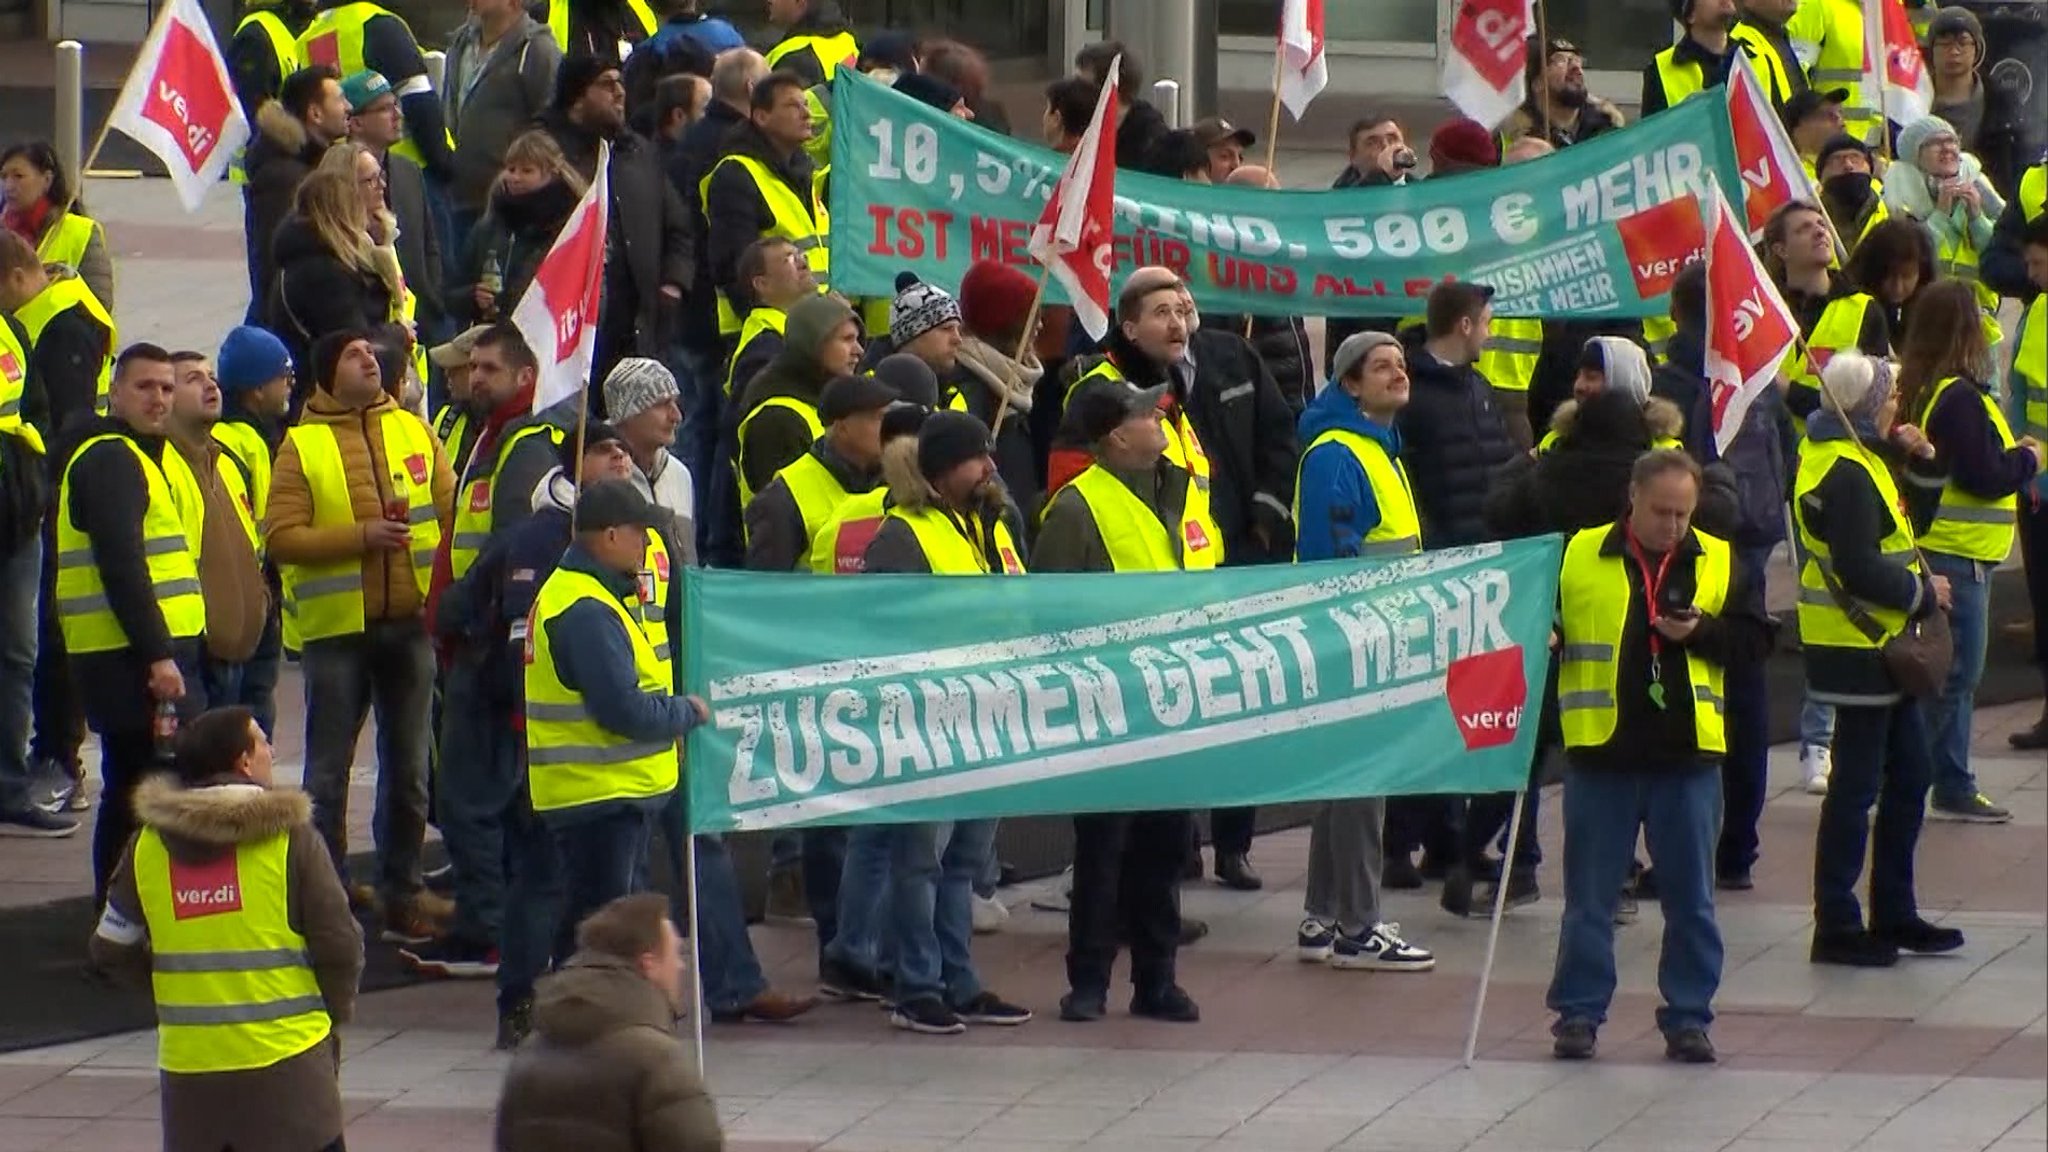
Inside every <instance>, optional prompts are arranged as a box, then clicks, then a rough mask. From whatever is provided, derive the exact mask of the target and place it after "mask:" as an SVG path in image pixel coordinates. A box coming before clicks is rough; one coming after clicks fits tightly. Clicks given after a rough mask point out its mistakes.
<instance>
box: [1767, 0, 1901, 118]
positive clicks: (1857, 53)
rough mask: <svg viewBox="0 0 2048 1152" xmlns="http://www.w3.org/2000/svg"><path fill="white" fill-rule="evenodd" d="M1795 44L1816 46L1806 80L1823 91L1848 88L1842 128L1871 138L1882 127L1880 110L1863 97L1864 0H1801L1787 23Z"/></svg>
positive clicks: (1786, 28)
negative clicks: (1879, 120) (1878, 112)
mask: <svg viewBox="0 0 2048 1152" xmlns="http://www.w3.org/2000/svg"><path fill="white" fill-rule="evenodd" d="M1785 34H1786V35H1787V36H1789V37H1790V38H1791V40H1792V42H1793V43H1794V44H1811V45H1813V46H1814V48H1815V56H1814V59H1813V63H1812V67H1810V68H1808V69H1807V72H1806V78H1807V81H1808V82H1809V83H1810V84H1812V85H1813V86H1814V87H1815V88H1819V89H1821V90H1823V91H1826V90H1829V89H1834V88H1846V89H1848V90H1849V101H1848V103H1846V104H1843V105H1842V126H1843V130H1844V131H1846V132H1848V133H1849V134H1850V135H1851V136H1855V137H1857V138H1858V139H1862V140H1865V141H1869V140H1870V139H1872V138H1873V137H1874V136H1875V134H1876V133H1877V132H1878V131H1879V130H1880V129H1882V128H1883V125H1881V124H1879V123H1878V117H1877V111H1876V110H1875V109H1874V108H1873V107H1872V106H1871V105H1870V103H1869V101H1867V100H1865V99H1864V98H1863V0H1800V4H1799V8H1798V10H1797V11H1796V12H1794V13H1793V14H1792V18H1791V19H1790V20H1788V21H1786V22H1785Z"/></svg>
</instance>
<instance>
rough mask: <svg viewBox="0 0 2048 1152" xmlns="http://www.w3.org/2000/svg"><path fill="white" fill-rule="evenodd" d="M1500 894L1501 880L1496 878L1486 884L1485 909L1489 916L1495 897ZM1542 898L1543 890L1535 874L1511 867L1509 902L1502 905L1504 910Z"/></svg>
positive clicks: (1491, 913)
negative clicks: (1537, 883) (1537, 884)
mask: <svg viewBox="0 0 2048 1152" xmlns="http://www.w3.org/2000/svg"><path fill="white" fill-rule="evenodd" d="M1499 894H1500V881H1498V880H1496V881H1494V882H1493V883H1491V884H1488V885H1487V886H1486V895H1485V897H1484V902H1485V907H1484V909H1483V911H1484V912H1485V913H1486V914H1487V915H1488V916H1491V915H1493V901H1494V897H1495V896H1497V895H1499ZM1541 899H1543V890H1542V889H1541V888H1538V887H1537V886H1536V878H1535V877H1534V876H1531V875H1529V874H1528V873H1527V872H1517V871H1514V870H1513V869H1509V871H1508V899H1507V903H1506V904H1503V905H1502V906H1501V910H1502V911H1507V910H1508V909H1510V908H1520V907H1521V906H1522V905H1524V904H1534V903H1535V902H1537V901H1538V900H1541Z"/></svg>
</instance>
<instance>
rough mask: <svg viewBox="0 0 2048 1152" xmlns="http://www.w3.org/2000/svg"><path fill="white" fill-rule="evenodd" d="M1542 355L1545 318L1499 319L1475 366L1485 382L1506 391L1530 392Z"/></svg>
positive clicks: (1494, 323)
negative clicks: (1484, 378) (1537, 363)
mask: <svg viewBox="0 0 2048 1152" xmlns="http://www.w3.org/2000/svg"><path fill="white" fill-rule="evenodd" d="M1542 355H1543V321H1541V320H1536V319H1533V318H1529V317H1513V318H1508V319H1496V320H1495V321H1494V322H1493V335H1492V336H1490V337H1488V338H1487V340H1486V347H1485V348H1484V349H1483V350H1482V351H1481V352H1480V353H1479V360H1478V362H1477V363H1476V364H1474V365H1473V367H1475V368H1477V369H1479V374H1480V375H1481V376H1484V377H1486V382H1487V383H1488V384H1491V385H1493V386H1494V387H1495V388H1498V389H1500V390H1501V391H1503V392H1527V391H1528V390H1529V385H1530V383H1531V382H1532V381H1534V380H1535V379H1536V361H1537V360H1538V359H1539V358H1540V357H1541V356H1542Z"/></svg>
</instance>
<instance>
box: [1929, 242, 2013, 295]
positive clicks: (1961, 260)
mask: <svg viewBox="0 0 2048 1152" xmlns="http://www.w3.org/2000/svg"><path fill="white" fill-rule="evenodd" d="M1934 267H1935V271H1936V272H1937V274H1939V275H1940V276H1941V277H1942V278H1943V279H1945V280H1961V281H1962V282H1963V283H1965V284H1968V285H1969V286H1970V290H1971V291H1972V292H1975V293H1976V295H1977V306H1978V307H1979V308H1982V309H1984V310H1985V311H1987V312H1996V311H1998V293H1996V292H1994V291H1992V290H1991V287H1990V285H1988V284H1985V283H1984V281H1983V280H1982V279H1980V278H1979V276H1978V274H1977V245H1976V243H1975V242H1974V241H1972V240H1971V239H1970V237H1969V234H1968V233H1967V232H1962V233H1958V234H1957V235H1956V236H1955V237H1954V238H1953V239H1951V240H1949V241H1948V242H1946V243H1943V242H1942V241H1941V239H1940V238H1939V237H1936V238H1935V245H1934Z"/></svg>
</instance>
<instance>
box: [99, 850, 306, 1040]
mask: <svg viewBox="0 0 2048 1152" xmlns="http://www.w3.org/2000/svg"><path fill="white" fill-rule="evenodd" d="M290 855H291V833H290V832H289V831H284V832H278V833H274V834H272V835H270V836H266V837H264V838H263V839H261V840H251V841H248V842H246V843H242V844H237V845H235V846H234V847H233V848H231V849H229V850H227V851H224V852H222V853H221V854H220V855H219V856H217V857H215V858H214V859H211V860H205V861H181V860H178V859H176V858H174V857H173V856H172V855H171V854H170V852H169V851H168V850H167V849H166V848H165V847H164V842H163V837H162V836H161V835H160V834H159V833H158V832H157V830H156V829H154V828H144V829H143V830H142V831H141V832H140V833H139V834H137V836H136V837H135V894H136V896H137V897H139V898H140V900H141V902H142V917H143V920H144V922H145V923H147V924H148V926H149V953H150V973H149V983H150V988H151V991H152V992H153V994H154V998H155V1000H156V1025H157V1026H156V1053H157V1056H156V1058H157V1066H158V1067H160V1068H162V1069H163V1070H164V1071H166V1072H178V1073H186V1074H191V1073H206V1072H244V1071H249V1070H252V1069H256V1068H268V1067H270V1066H271V1065H273V1064H276V1063H278V1062H279V1061H281V1060H289V1059H291V1058H292V1057H294V1056H297V1055H299V1054H300V1053H302V1052H305V1051H306V1050H308V1049H310V1048H312V1047H313V1046H314V1045H316V1044H319V1043H320V1042H321V1041H323V1040H326V1039H327V1037H328V1034H329V1033H331V1032H332V1031H333V1030H334V1022H333V1020H332V1019H331V1018H330V1017H329V1016H328V1014H327V1001H326V1000H325V999H324V998H323V997H322V996H321V995H320V982H319V980H318V979H316V978H315V977H314V975H313V959H312V956H311V955H310V954H309V953H308V952H307V950H306V937H305V936H304V934H302V933H300V932H298V931H296V930H294V929H293V928H292V925H291V914H290V911H289V909H290V899H289V892H290V890H291V886H290V881H289V872H290V867H289V864H288V863H287V861H288V859H289V857H290Z"/></svg>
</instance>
